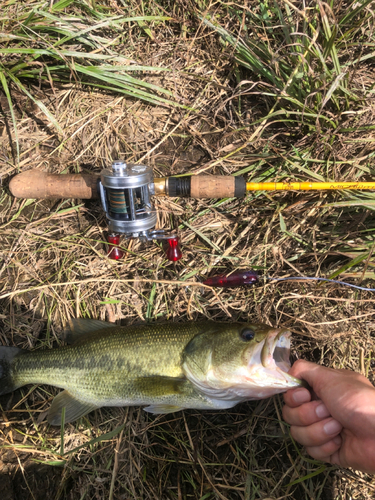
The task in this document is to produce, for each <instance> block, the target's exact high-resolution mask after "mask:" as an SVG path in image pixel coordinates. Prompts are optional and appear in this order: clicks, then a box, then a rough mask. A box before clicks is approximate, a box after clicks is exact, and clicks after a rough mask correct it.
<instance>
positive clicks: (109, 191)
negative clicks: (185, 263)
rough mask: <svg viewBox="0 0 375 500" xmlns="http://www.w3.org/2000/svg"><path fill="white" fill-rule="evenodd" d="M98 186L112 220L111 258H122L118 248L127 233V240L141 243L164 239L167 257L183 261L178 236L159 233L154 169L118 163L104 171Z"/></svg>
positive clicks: (110, 230)
mask: <svg viewBox="0 0 375 500" xmlns="http://www.w3.org/2000/svg"><path fill="white" fill-rule="evenodd" d="M98 186H99V194H100V200H101V202H102V206H103V209H104V211H105V214H106V217H107V219H108V229H109V233H110V234H109V236H108V242H109V243H110V244H111V249H110V251H109V254H108V256H109V257H110V258H112V259H116V260H117V259H119V258H121V257H122V255H123V252H122V251H121V250H120V248H118V245H119V242H120V234H123V235H124V236H125V238H138V239H139V240H141V241H151V240H163V243H164V245H163V246H164V249H165V251H166V256H167V258H168V259H169V260H171V261H174V262H175V261H177V260H179V259H181V257H182V253H181V250H180V247H179V244H178V237H177V235H175V234H170V235H167V234H166V233H165V231H164V230H158V231H157V230H155V225H156V221H157V215H156V211H155V209H154V207H153V206H152V203H151V196H152V195H154V194H155V185H154V175H153V171H152V168H151V167H148V166H146V165H134V164H132V163H125V162H123V161H120V160H118V161H115V162H114V163H112V167H111V168H105V169H104V170H102V171H101V173H100V179H99V182H98ZM112 245H114V246H112Z"/></svg>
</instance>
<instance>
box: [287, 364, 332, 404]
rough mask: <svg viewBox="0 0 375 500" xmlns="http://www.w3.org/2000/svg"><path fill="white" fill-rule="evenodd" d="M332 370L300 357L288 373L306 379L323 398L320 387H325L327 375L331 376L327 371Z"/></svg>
mask: <svg viewBox="0 0 375 500" xmlns="http://www.w3.org/2000/svg"><path fill="white" fill-rule="evenodd" d="M330 371H331V369H330V368H325V367H324V366H320V365H317V364H315V363H311V362H310V361H305V360H304V359H299V360H298V361H296V362H295V363H294V365H293V366H292V368H291V369H290V370H289V372H288V373H289V375H292V376H293V377H296V378H299V379H302V380H306V382H307V383H308V384H309V386H310V387H311V388H312V389H313V390H314V392H315V393H316V395H317V396H318V397H319V398H321V394H320V392H321V391H320V388H321V387H324V385H325V383H326V382H327V376H329V375H328V373H327V372H330Z"/></svg>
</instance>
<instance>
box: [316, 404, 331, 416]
mask: <svg viewBox="0 0 375 500" xmlns="http://www.w3.org/2000/svg"><path fill="white" fill-rule="evenodd" d="M315 414H316V416H317V417H318V418H327V417H330V416H331V414H330V413H329V411H328V408H327V407H326V405H324V404H321V405H319V406H317V407H316V408H315Z"/></svg>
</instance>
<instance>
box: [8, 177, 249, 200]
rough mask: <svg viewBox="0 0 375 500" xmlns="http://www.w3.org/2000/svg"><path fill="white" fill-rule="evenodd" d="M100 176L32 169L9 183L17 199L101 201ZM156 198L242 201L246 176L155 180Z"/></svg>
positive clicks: (164, 178) (163, 178)
mask: <svg viewBox="0 0 375 500" xmlns="http://www.w3.org/2000/svg"><path fill="white" fill-rule="evenodd" d="M99 177H100V175H99V174H97V175H96V174H49V173H46V172H41V171H40V170H28V171H27V172H22V173H21V174H18V175H16V176H15V177H13V179H12V180H11V181H10V183H9V189H10V192H11V193H12V195H13V196H14V197H15V198H36V199H39V200H45V199H51V198H52V199H53V198H60V199H63V198H80V199H92V198H99V192H98V187H97V183H98V179H99ZM154 186H155V195H156V196H171V197H184V198H240V197H242V196H245V194H246V182H245V179H244V178H243V177H234V176H232V175H192V176H190V177H155V178H154Z"/></svg>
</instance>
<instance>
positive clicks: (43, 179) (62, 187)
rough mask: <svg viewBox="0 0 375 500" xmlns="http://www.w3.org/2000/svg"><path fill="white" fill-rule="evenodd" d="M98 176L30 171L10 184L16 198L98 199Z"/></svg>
mask: <svg viewBox="0 0 375 500" xmlns="http://www.w3.org/2000/svg"><path fill="white" fill-rule="evenodd" d="M98 177H99V176H97V175H92V174H48V173H46V172H41V171H40V170H28V171H27V172H23V173H22V174H18V175H16V176H15V177H13V179H12V180H11V181H10V183H9V189H10V192H11V193H12V195H13V196H15V197H16V198H37V199H39V200H45V199H49V198H82V199H91V198H98V197H99V194H98V191H97V180H98Z"/></svg>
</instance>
